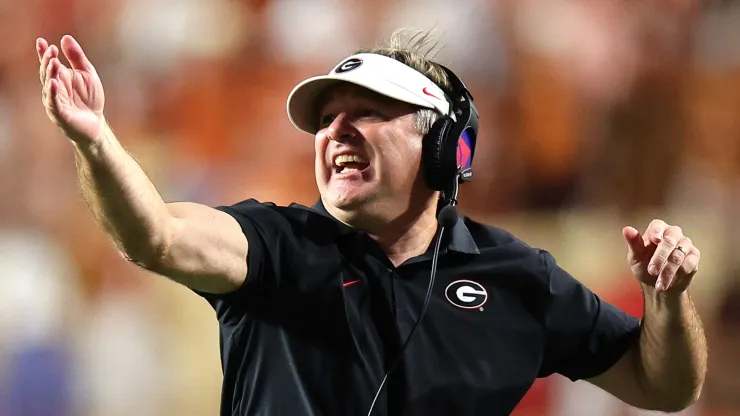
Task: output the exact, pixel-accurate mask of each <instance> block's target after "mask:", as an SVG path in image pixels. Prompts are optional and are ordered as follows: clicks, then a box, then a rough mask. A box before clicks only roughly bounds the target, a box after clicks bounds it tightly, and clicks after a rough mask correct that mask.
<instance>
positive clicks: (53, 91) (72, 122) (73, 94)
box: [36, 35, 106, 146]
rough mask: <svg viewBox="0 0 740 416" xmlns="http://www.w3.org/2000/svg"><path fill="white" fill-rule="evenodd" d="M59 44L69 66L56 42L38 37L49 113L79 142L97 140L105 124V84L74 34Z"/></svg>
mask: <svg viewBox="0 0 740 416" xmlns="http://www.w3.org/2000/svg"><path fill="white" fill-rule="evenodd" d="M60 45H61V49H62V52H63V53H64V56H65V57H66V58H67V61H68V62H69V65H70V67H67V66H65V65H64V64H63V63H62V62H61V61H60V60H59V48H57V46H55V45H49V43H48V42H47V41H46V39H43V38H39V39H37V40H36V52H37V53H38V57H39V61H40V67H39V77H40V78H41V85H42V102H43V103H44V107H45V108H46V114H47V115H48V116H49V118H50V119H51V121H53V122H54V123H55V124H56V125H57V126H59V127H60V128H61V129H62V131H63V132H64V134H65V135H66V136H67V137H69V138H70V139H71V140H72V141H74V142H75V143H77V144H78V145H79V146H89V145H93V144H96V143H97V141H98V140H100V137H101V136H102V135H101V133H102V131H103V129H104V127H105V125H106V124H105V118H104V117H103V106H104V103H105V97H104V94H103V84H102V83H101V82H100V77H98V73H97V72H96V71H95V67H93V65H92V64H91V63H90V61H89V60H88V59H87V57H86V56H85V52H84V51H83V50H82V47H81V46H80V44H79V43H77V41H76V40H75V39H74V38H73V37H72V36H69V35H66V36H64V37H63V38H62V40H61V43H60Z"/></svg>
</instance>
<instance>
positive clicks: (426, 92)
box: [421, 87, 441, 100]
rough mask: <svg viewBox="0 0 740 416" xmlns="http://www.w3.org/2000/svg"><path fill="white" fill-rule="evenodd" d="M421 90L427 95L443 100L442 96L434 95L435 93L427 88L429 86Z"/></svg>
mask: <svg viewBox="0 0 740 416" xmlns="http://www.w3.org/2000/svg"><path fill="white" fill-rule="evenodd" d="M421 91H422V92H423V93H424V94H426V95H428V96H430V97H434V98H436V99H438V100H441V98H439V97H437V96H436V95H434V94H432V93H431V92H429V91H428V90H427V87H424V89H423V90H421Z"/></svg>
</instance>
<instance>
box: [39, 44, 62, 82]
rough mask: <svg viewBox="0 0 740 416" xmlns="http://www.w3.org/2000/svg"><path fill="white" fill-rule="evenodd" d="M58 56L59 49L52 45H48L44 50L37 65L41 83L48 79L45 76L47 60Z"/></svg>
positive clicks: (47, 65)
mask: <svg viewBox="0 0 740 416" xmlns="http://www.w3.org/2000/svg"><path fill="white" fill-rule="evenodd" d="M58 56H59V50H58V49H57V47H56V46H54V45H51V46H49V47H48V48H46V51H44V55H43V56H42V57H41V65H39V79H40V80H41V85H46V80H47V79H48V78H47V77H46V70H47V69H48V67H49V61H51V60H52V59H53V58H57V57H58Z"/></svg>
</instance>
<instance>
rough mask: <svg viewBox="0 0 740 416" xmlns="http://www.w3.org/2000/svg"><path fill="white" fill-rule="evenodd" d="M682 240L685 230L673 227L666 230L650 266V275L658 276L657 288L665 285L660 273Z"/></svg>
mask: <svg viewBox="0 0 740 416" xmlns="http://www.w3.org/2000/svg"><path fill="white" fill-rule="evenodd" d="M682 238H683V230H681V227H676V226H671V227H668V228H666V230H665V233H664V235H663V238H662V240H661V241H660V243H659V244H658V247H657V248H656V249H655V253H654V254H653V257H652V258H651V259H650V263H649V264H648V273H650V274H651V275H653V276H658V279H657V281H656V283H655V284H656V287H658V285H661V284H664V283H665V282H663V281H662V280H661V276H660V272H661V271H663V268H664V267H665V266H666V264H667V262H668V257H669V256H670V255H671V254H672V253H673V250H675V248H676V245H677V244H678V242H679V241H680V240H681V239H682Z"/></svg>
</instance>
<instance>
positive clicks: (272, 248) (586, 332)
mask: <svg viewBox="0 0 740 416" xmlns="http://www.w3.org/2000/svg"><path fill="white" fill-rule="evenodd" d="M219 209H221V210H223V211H225V212H227V213H229V214H230V215H232V216H233V217H234V218H235V219H236V220H237V221H238V222H239V224H240V225H241V228H242V230H243V231H244V234H245V235H246V237H247V239H248V241H249V256H248V260H247V261H248V264H249V272H248V275H247V278H246V281H245V283H244V285H243V286H242V287H241V288H240V289H239V290H237V291H235V292H232V293H229V294H227V295H209V294H202V293H201V295H202V296H204V297H205V298H206V299H207V300H208V301H209V303H210V304H211V305H212V306H213V307H214V309H215V310H216V314H217V316H218V321H219V327H220V337H221V359H222V367H223V373H224V380H223V392H222V404H221V414H222V415H267V416H278V415H290V416H294V415H295V416H302V415H315V416H318V415H324V416H334V415H336V416H348V415H365V414H367V410H368V408H369V406H370V403H371V402H372V399H373V397H374V395H375V392H376V390H377V388H378V386H379V385H380V382H381V380H382V378H383V376H384V374H385V371H386V370H387V369H388V368H389V367H390V366H391V364H392V361H393V360H394V359H395V357H396V355H397V354H398V352H399V350H400V346H401V344H402V343H403V342H404V340H405V339H406V337H407V336H408V334H409V331H410V330H411V328H412V326H413V325H414V323H415V322H416V320H417V318H418V317H419V313H420V311H421V308H422V304H423V302H424V298H425V295H426V292H427V285H428V283H429V275H430V269H431V259H432V249H431V248H430V249H429V250H428V251H427V253H426V254H424V255H421V256H419V257H416V258H412V259H410V260H408V261H407V262H405V263H404V264H402V265H400V266H399V267H394V266H393V265H392V263H391V262H390V261H389V260H388V258H387V256H386V255H385V254H384V253H383V251H382V250H381V248H380V247H379V246H378V245H377V244H376V243H375V242H374V241H373V240H372V239H371V238H370V237H369V236H367V235H366V234H364V233H362V232H358V231H355V230H353V229H351V228H350V227H347V226H346V225H344V224H342V223H340V222H338V221H337V220H335V219H334V218H332V217H331V216H330V215H329V214H328V213H327V212H326V210H325V209H324V208H323V206H322V205H321V204H320V203H318V204H317V205H316V206H314V207H313V208H308V207H304V206H301V205H297V204H292V205H290V206H288V207H282V206H276V205H274V204H269V203H260V202H257V201H255V200H247V201H244V202H241V203H239V204H236V205H233V206H231V207H220V208H219ZM639 326H640V323H639V321H638V320H637V319H635V318H634V317H631V316H629V315H627V314H625V313H623V312H621V311H620V310H618V309H616V308H615V307H613V306H611V305H609V304H607V303H605V302H604V301H602V300H600V299H599V298H598V297H597V296H596V295H594V294H593V293H592V292H591V291H590V290H589V289H587V288H586V287H585V286H584V285H582V284H581V283H579V282H578V281H577V280H575V279H574V278H573V277H571V276H570V275H569V274H568V273H566V272H565V271H564V270H562V269H561V268H560V267H558V266H557V265H556V263H555V260H554V259H553V257H552V256H551V255H550V254H549V253H548V252H546V251H543V250H538V249H535V248H531V247H529V246H528V245H526V244H525V243H523V242H521V241H520V240H518V239H516V238H515V237H513V236H512V235H511V234H509V233H507V232H505V231H503V230H501V229H498V228H495V227H490V226H486V225H483V224H480V223H477V222H475V221H473V220H471V219H469V218H466V217H460V218H459V219H458V221H457V223H456V224H455V225H454V226H453V227H452V230H451V232H450V233H449V238H447V239H445V240H444V242H443V246H442V250H441V252H440V258H439V269H438V272H437V276H436V279H435V285H434V289H433V293H432V298H431V301H430V304H429V308H428V310H427V313H426V315H425V317H424V320H423V321H422V324H421V325H420V326H419V328H418V329H417V330H416V333H415V334H414V337H413V339H412V341H411V342H410V343H409V345H408V347H407V349H406V351H405V353H404V356H403V360H402V361H401V362H400V364H399V365H398V366H397V368H396V370H395V371H394V372H393V374H392V375H391V377H390V378H389V380H388V382H387V383H386V387H385V388H384V391H383V393H382V394H381V396H380V398H379V399H378V403H377V404H376V408H375V411H374V414H376V415H424V416H431V415H508V414H509V413H510V412H511V411H512V409H514V407H515V406H516V405H517V403H518V402H519V400H520V399H521V398H522V396H524V394H525V393H526V392H527V390H528V389H529V387H530V386H531V385H532V383H533V382H534V380H535V379H536V378H537V377H544V376H548V375H550V374H553V373H560V374H562V375H564V376H566V377H568V378H570V379H572V380H577V379H583V378H589V377H593V376H596V375H598V374H600V373H602V372H604V371H605V370H606V369H608V368H609V367H610V366H611V365H612V364H614V363H615V362H616V361H617V360H618V359H619V358H620V356H621V355H622V354H623V353H624V352H625V350H626V349H627V347H628V346H629V345H631V344H632V343H634V342H635V341H636V339H637V338H638V336H639V331H640V329H639Z"/></svg>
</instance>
